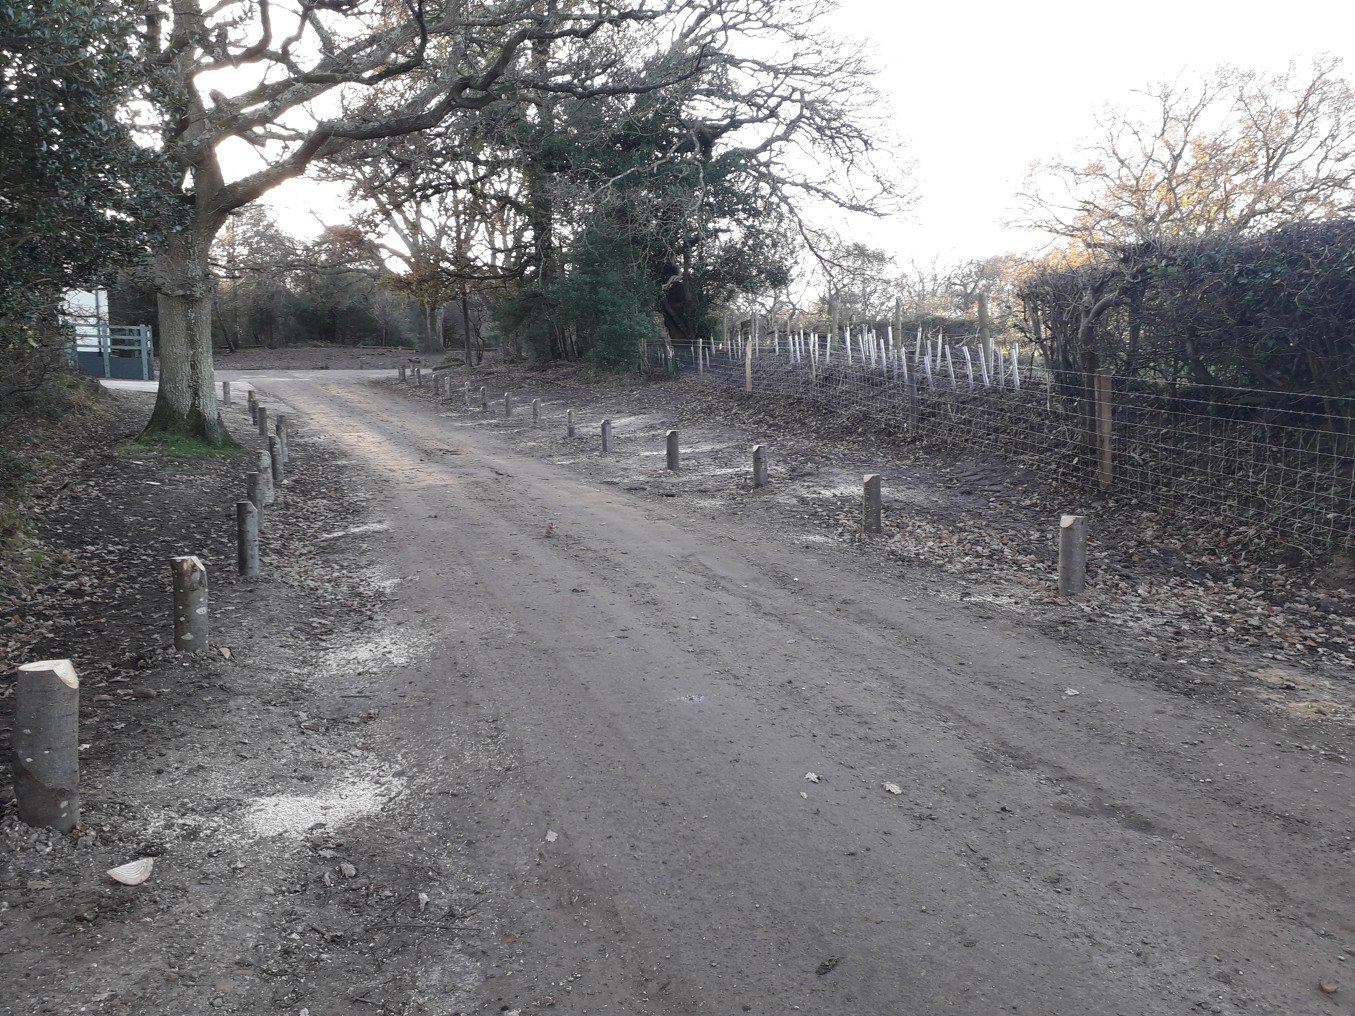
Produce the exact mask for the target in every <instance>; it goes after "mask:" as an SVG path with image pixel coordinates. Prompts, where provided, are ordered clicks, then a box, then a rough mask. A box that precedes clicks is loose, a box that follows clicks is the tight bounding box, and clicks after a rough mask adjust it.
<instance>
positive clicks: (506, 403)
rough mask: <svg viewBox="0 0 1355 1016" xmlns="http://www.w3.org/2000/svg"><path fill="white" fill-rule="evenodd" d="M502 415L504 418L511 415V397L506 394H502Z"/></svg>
mask: <svg viewBox="0 0 1355 1016" xmlns="http://www.w3.org/2000/svg"><path fill="white" fill-rule="evenodd" d="M503 415H504V416H505V417H509V416H512V415H513V396H511V395H509V394H508V393H507V392H504V393H503Z"/></svg>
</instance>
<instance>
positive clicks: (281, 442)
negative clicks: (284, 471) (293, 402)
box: [273, 413, 291, 466]
mask: <svg viewBox="0 0 1355 1016" xmlns="http://www.w3.org/2000/svg"><path fill="white" fill-rule="evenodd" d="M287 430H288V427H287V416H286V414H283V413H279V414H278V421H277V423H275V424H273V433H274V434H276V435H277V436H278V447H279V448H280V449H282V464H283V465H284V466H285V465H287V460H288V459H290V458H291V455H290V453H289V452H288V451H287Z"/></svg>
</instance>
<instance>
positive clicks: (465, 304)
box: [461, 282, 472, 367]
mask: <svg viewBox="0 0 1355 1016" xmlns="http://www.w3.org/2000/svg"><path fill="white" fill-rule="evenodd" d="M461 339H462V343H463V348H464V349H465V350H466V352H465V360H466V366H467V367H469V366H471V365H472V361H471V344H472V340H471V335H470V296H469V294H467V292H466V284H465V283H464V282H462V283H461Z"/></svg>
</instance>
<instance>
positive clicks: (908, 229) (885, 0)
mask: <svg viewBox="0 0 1355 1016" xmlns="http://www.w3.org/2000/svg"><path fill="white" fill-rule="evenodd" d="M840 2H841V6H842V12H841V16H840V17H838V18H835V19H834V22H835V24H836V25H837V26H840V28H841V30H843V31H845V32H847V33H849V34H851V35H855V36H858V37H860V38H862V39H864V40H866V45H867V46H868V47H869V49H870V50H871V51H872V52H873V55H874V63H875V64H876V66H878V67H879V68H880V77H879V81H878V83H877V85H878V88H879V89H880V91H881V92H882V93H883V94H884V97H885V100H886V102H887V103H888V115H889V120H890V121H891V122H892V124H893V127H894V131H895V133H896V134H897V135H898V136H899V137H901V138H903V139H904V140H905V141H906V142H907V149H906V152H907V155H908V156H909V157H911V158H912V159H914V160H915V161H916V163H917V169H916V172H915V174H914V181H915V184H916V188H917V192H918V195H919V199H920V200H919V202H918V204H917V205H916V207H915V208H914V210H913V212H912V213H911V214H910V215H909V216H907V217H906V218H903V219H901V220H895V221H891V222H888V223H875V224H863V225H861V226H860V227H859V230H860V234H861V239H862V240H863V241H866V242H870V243H872V244H873V245H875V246H883V247H885V248H886V249H888V250H890V252H891V253H894V254H896V255H898V256H900V257H902V258H905V259H906V258H908V257H916V258H918V259H919V260H930V259H931V258H932V257H933V256H936V255H940V256H941V257H942V258H943V260H947V261H950V260H955V259H958V258H968V257H984V256H987V255H989V254H996V253H1005V252H1009V251H1011V252H1017V253H1026V252H1029V251H1030V250H1032V249H1034V248H1038V247H1039V246H1040V245H1041V242H1042V241H1041V240H1040V238H1038V237H1035V236H1033V235H1032V234H1028V233H1023V232H1021V231H1016V230H1012V229H1008V228H1006V227H1004V222H1006V221H1008V220H1010V219H1011V217H1012V215H1013V213H1014V208H1013V202H1014V197H1015V195H1016V193H1017V192H1018V190H1019V189H1020V187H1021V184H1022V181H1023V180H1024V179H1025V176H1026V172H1027V169H1028V167H1029V166H1030V164H1031V163H1032V162H1033V161H1035V160H1037V159H1041V158H1046V157H1051V156H1055V155H1058V154H1060V153H1063V154H1071V153H1072V151H1073V150H1075V148H1076V146H1077V143H1078V141H1079V140H1080V139H1082V138H1085V137H1086V136H1087V135H1088V134H1089V133H1090V131H1091V130H1092V126H1093V123H1092V118H1093V116H1094V114H1095V113H1096V111H1097V110H1098V109H1099V108H1101V107H1102V106H1104V105H1105V104H1106V103H1111V104H1114V105H1120V106H1123V105H1125V104H1127V103H1128V102H1129V101H1130V98H1131V94H1132V92H1133V90H1134V89H1136V88H1139V87H1141V86H1143V85H1145V84H1148V83H1150V82H1153V81H1159V80H1164V79H1175V78H1177V77H1178V76H1180V75H1182V74H1183V73H1184V74H1185V75H1188V76H1189V75H1194V74H1199V73H1201V72H1204V71H1208V70H1210V69H1212V68H1214V67H1217V66H1218V65H1220V64H1223V63H1232V64H1235V65H1237V66H1240V67H1250V68H1258V69H1267V70H1277V71H1278V70H1282V69H1283V68H1284V66H1285V65H1286V64H1287V63H1288V62H1289V61H1290V60H1298V61H1300V62H1306V61H1308V60H1310V59H1311V58H1312V57H1314V56H1316V55H1318V54H1320V53H1331V54H1333V55H1336V56H1339V57H1342V58H1344V59H1345V60H1346V62H1347V74H1351V73H1355V3H1352V2H1350V0H1346V2H1339V0H1326V2H1317V0H1286V2H1282V3H1274V2H1273V0H1272V2H1268V3H1258V2H1255V0H1240V2H1227V3H1224V2H1218V0H1173V2H1164V0H1136V2H1134V3H1132V4H1131V3H1113V4H1112V3H1104V2H1098V0H1028V2H1026V3H1020V4H1017V3H999V2H988V3H973V2H963V0H962V2H959V3H955V2H952V3H935V2H929V3H911V2H907V0H840ZM326 190H327V189H326V188H319V187H317V186H316V185H315V184H314V183H312V182H309V181H298V182H293V183H290V184H287V185H284V186H283V187H282V188H280V189H279V190H278V191H276V192H274V194H273V195H271V196H270V198H269V199H267V200H268V203H269V204H270V205H272V206H273V207H274V209H275V210H276V211H277V212H278V214H279V217H280V218H281V219H282V220H283V222H284V224H285V225H286V226H287V228H289V229H291V230H293V231H296V232H303V233H314V232H315V230H316V228H317V224H316V221H315V218H314V216H312V215H311V214H309V213H307V212H305V211H303V209H305V208H307V207H316V206H319V207H320V208H322V209H324V210H325V213H326V217H327V218H329V219H331V220H333V219H334V218H337V215H336V214H335V212H334V211H333V210H332V205H331V202H330V201H328V200H324V198H323V197H322V195H323V194H324V192H325V191H326Z"/></svg>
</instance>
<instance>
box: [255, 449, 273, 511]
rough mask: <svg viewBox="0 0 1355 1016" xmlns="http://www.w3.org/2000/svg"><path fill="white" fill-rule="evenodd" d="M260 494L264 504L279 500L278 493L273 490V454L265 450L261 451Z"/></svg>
mask: <svg viewBox="0 0 1355 1016" xmlns="http://www.w3.org/2000/svg"><path fill="white" fill-rule="evenodd" d="M259 494H260V495H261V496H262V497H263V503H264V504H272V503H273V502H274V501H275V500H277V493H276V491H274V490H273V456H271V455H269V454H268V453H267V452H265V451H261V452H259Z"/></svg>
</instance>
